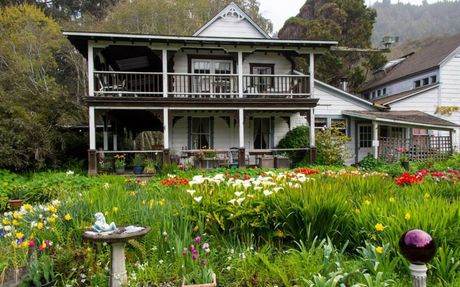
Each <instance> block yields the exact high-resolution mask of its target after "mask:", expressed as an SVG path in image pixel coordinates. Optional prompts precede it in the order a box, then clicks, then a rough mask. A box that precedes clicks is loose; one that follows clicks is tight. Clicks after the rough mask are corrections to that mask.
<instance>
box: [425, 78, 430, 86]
mask: <svg viewBox="0 0 460 287" xmlns="http://www.w3.org/2000/svg"><path fill="white" fill-rule="evenodd" d="M429 83H430V80H429V78H424V79H423V85H424V86H426V85H428V84H429Z"/></svg>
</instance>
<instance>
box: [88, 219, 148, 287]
mask: <svg viewBox="0 0 460 287" xmlns="http://www.w3.org/2000/svg"><path fill="white" fill-rule="evenodd" d="M149 231H150V227H143V226H132V225H130V226H121V227H119V228H118V229H116V230H114V231H108V232H94V231H92V230H87V231H85V232H84V233H83V235H82V236H83V238H84V239H86V240H88V241H92V242H106V243H108V244H110V246H111V249H112V253H111V258H110V282H109V286H110V287H120V286H126V285H127V284H128V275H127V272H126V265H125V242H126V241H128V240H131V239H134V238H138V237H141V236H144V235H145V234H147V233H149Z"/></svg>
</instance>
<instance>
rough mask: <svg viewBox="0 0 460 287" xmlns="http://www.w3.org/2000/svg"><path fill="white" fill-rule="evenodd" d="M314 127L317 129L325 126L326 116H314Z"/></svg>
mask: <svg viewBox="0 0 460 287" xmlns="http://www.w3.org/2000/svg"><path fill="white" fill-rule="evenodd" d="M315 128H317V129H325V128H327V119H326V118H315Z"/></svg>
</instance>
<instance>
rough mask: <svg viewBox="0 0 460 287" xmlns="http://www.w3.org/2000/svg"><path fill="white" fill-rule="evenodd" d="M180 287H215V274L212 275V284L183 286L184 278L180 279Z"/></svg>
mask: <svg viewBox="0 0 460 287" xmlns="http://www.w3.org/2000/svg"><path fill="white" fill-rule="evenodd" d="M182 287H217V281H216V274H215V273H213V274H212V282H211V283H204V284H189V285H187V284H185V277H184V278H183V279H182Z"/></svg>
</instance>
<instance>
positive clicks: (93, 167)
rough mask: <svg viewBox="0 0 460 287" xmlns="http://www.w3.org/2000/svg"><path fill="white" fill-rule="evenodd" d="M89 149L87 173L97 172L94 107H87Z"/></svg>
mask: <svg viewBox="0 0 460 287" xmlns="http://www.w3.org/2000/svg"><path fill="white" fill-rule="evenodd" d="M88 110H89V133H88V134H89V150H88V175H96V174H97V160H96V116H95V111H94V107H89V108H88Z"/></svg>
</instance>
